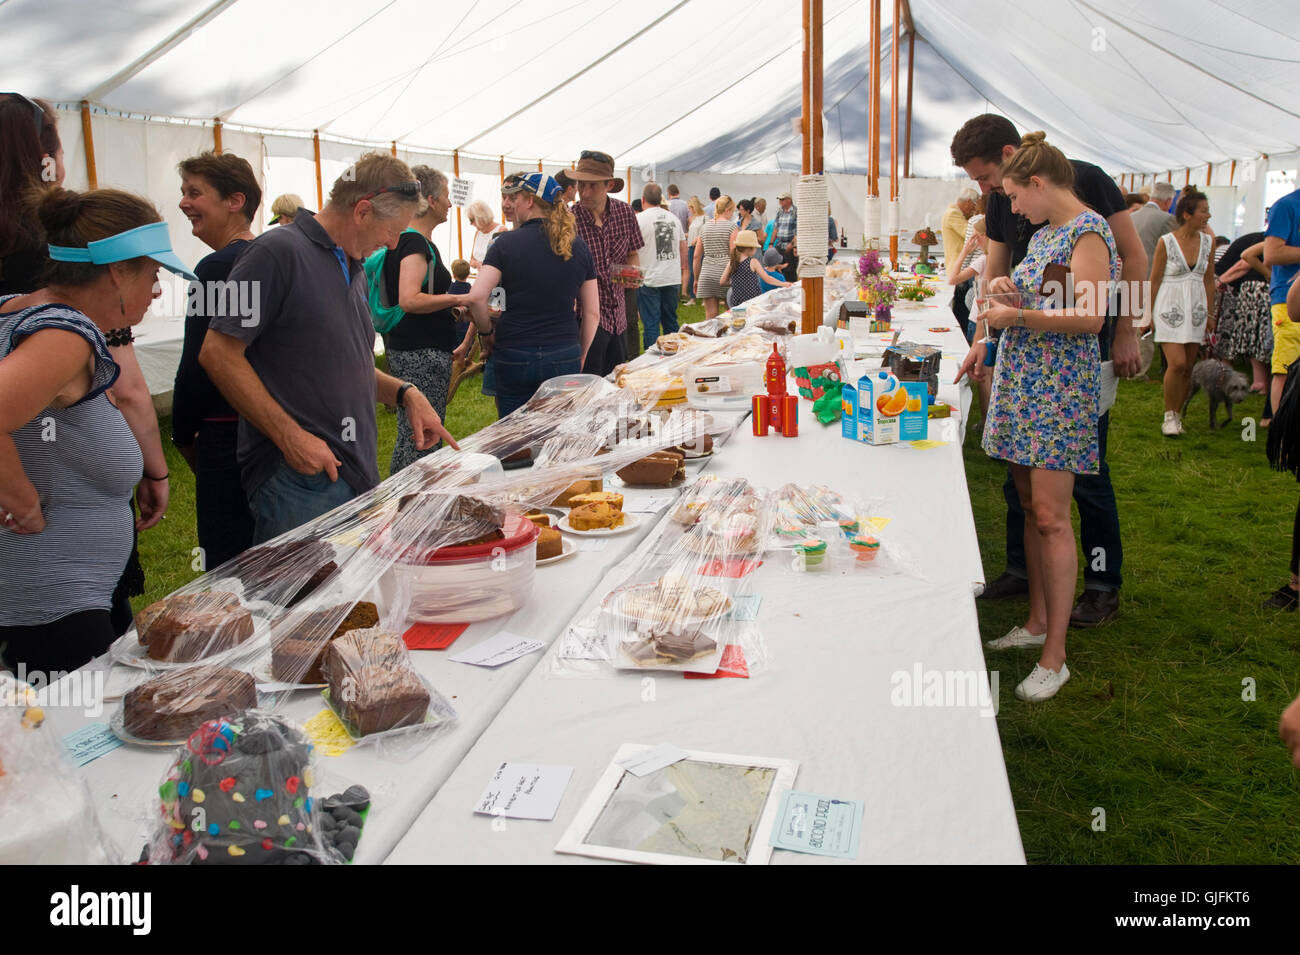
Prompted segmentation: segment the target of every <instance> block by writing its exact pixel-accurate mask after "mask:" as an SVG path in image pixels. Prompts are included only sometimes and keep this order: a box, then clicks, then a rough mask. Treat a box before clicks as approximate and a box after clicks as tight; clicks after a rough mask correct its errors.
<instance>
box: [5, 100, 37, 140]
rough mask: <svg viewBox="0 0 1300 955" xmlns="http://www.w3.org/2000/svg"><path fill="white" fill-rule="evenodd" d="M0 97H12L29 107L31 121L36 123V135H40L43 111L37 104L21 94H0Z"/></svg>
mask: <svg viewBox="0 0 1300 955" xmlns="http://www.w3.org/2000/svg"><path fill="white" fill-rule="evenodd" d="M0 96H13V97H16V98H17V99H20V100H22V101H23V102H24V103H26V104H27V105H28V106H30V107H31V108H32V119H34V120H35V121H36V132H37V134H38V135H39V134H40V132H41V129H42V128H43V127H44V125H45V110H44V109H42V108H41V105H40V104H39V103H37V102H35V101H33V100H30V99H28V98H27V97H26V96H24V95H23V94H22V93H0Z"/></svg>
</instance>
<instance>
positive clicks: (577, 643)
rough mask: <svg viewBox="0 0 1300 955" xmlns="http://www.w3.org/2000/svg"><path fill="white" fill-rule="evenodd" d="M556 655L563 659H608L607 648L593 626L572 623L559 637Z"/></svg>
mask: <svg viewBox="0 0 1300 955" xmlns="http://www.w3.org/2000/svg"><path fill="white" fill-rule="evenodd" d="M557 655H558V656H560V657H562V658H563V659H565V660H608V659H609V648H608V647H607V646H606V645H605V638H604V637H603V636H601V634H600V631H599V630H597V629H596V628H595V627H580V626H576V625H574V626H570V627H569V628H568V629H567V630H565V631H564V634H563V635H562V636H561V637H560V646H559V649H558V650H557Z"/></svg>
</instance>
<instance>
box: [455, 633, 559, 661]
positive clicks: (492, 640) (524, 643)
mask: <svg viewBox="0 0 1300 955" xmlns="http://www.w3.org/2000/svg"><path fill="white" fill-rule="evenodd" d="M544 646H546V644H544V643H543V642H542V641H541V640H533V639H530V638H529V637H521V636H519V635H518V634H515V633H511V632H510V631H509V630H502V631H501V632H500V633H498V634H497V635H496V636H495V637H489V638H488V639H487V640H484V641H483V642H482V643H479V644H476V645H475V646H473V647H470V648H469V649H468V650H461V651H460V652H459V653H456V654H453V655H452V656H451V659H452V660H454V661H455V662H456V663H472V664H473V665H474V666H479V667H499V666H501V665H502V664H503V663H509V662H510V661H511V660H518V659H519V658H520V657H522V656H524V655H525V654H528V653H532V652H534V651H535V650H540V649H542V647H544Z"/></svg>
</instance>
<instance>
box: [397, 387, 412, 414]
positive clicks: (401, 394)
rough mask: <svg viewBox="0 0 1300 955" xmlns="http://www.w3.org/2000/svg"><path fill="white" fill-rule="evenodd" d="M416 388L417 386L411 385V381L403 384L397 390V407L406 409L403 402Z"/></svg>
mask: <svg viewBox="0 0 1300 955" xmlns="http://www.w3.org/2000/svg"><path fill="white" fill-rule="evenodd" d="M414 387H415V385H413V384H411V383H410V382H409V381H404V382H402V385H401V387H400V388H398V389H397V407H399V408H404V407H406V406H405V405H404V404H402V402H403V401H405V400H406V393H407V392H408V391H410V390H411V389H412V388H414Z"/></svg>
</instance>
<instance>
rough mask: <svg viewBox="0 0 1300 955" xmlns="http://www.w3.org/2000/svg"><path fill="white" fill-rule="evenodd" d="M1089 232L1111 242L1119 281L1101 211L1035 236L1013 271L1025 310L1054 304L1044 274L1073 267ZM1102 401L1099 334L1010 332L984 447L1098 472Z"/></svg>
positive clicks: (1002, 347) (1059, 467)
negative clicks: (1053, 268) (1073, 258)
mask: <svg viewBox="0 0 1300 955" xmlns="http://www.w3.org/2000/svg"><path fill="white" fill-rule="evenodd" d="M1087 232H1096V233H1097V234H1099V235H1100V236H1101V237H1102V238H1103V239H1105V241H1106V248H1107V250H1108V251H1109V252H1110V278H1111V281H1114V280H1116V279H1117V278H1119V257H1118V256H1117V255H1116V253H1115V240H1114V238H1113V237H1112V236H1111V233H1110V226H1108V225H1107V224H1106V220H1105V219H1103V218H1102V217H1101V216H1099V215H1098V214H1097V213H1095V212H1092V211H1085V212H1081V213H1080V214H1079V215H1078V216H1077V217H1075V219H1074V220H1073V221H1071V222H1068V223H1066V224H1065V225H1061V226H1053V225H1051V224H1050V223H1049V224H1047V225H1045V226H1043V227H1042V228H1041V229H1039V230H1038V231H1037V232H1035V233H1034V237H1033V238H1032V239H1031V240H1030V243H1029V252H1028V254H1027V255H1026V256H1025V258H1024V261H1022V262H1021V263H1020V264H1019V265H1017V266H1016V268H1015V269H1014V271H1012V273H1011V279H1012V281H1013V282H1015V284H1016V288H1017V289H1019V291H1020V293H1021V301H1022V303H1023V305H1024V307H1025V308H1028V309H1042V308H1047V307H1049V306H1050V305H1051V304H1052V303H1051V300H1050V299H1048V298H1047V297H1046V296H1044V295H1042V294H1041V293H1040V291H1039V290H1040V289H1041V288H1042V285H1043V273H1044V271H1045V270H1046V269H1047V267H1048V266H1049V265H1057V264H1060V265H1065V266H1066V267H1067V268H1068V267H1069V264H1070V256H1071V254H1072V253H1073V251H1074V244H1075V243H1076V242H1077V241H1078V240H1079V237H1080V236H1081V235H1083V234H1084V233H1087ZM1081 294H1082V290H1076V296H1078V295H1081ZM1057 307H1059V305H1058V306H1057ZM1100 404H1101V349H1100V346H1099V344H1098V342H1097V336H1096V335H1095V334H1091V333H1087V332H1051V331H1041V330H1039V329H1034V328H1022V327H1017V326H1013V327H1011V328H1005V329H1003V330H1002V334H1001V337H1000V339H999V340H998V355H997V363H996V365H995V366H994V369H993V391H992V397H991V399H990V401H989V405H990V407H989V413H988V418H987V420H986V421H985V423H984V442H983V444H984V450H985V451H986V452H988V454H989V456H990V457H993V458H998V459H1000V460H1003V461H1009V462H1011V463H1012V464H1023V465H1025V466H1027V467H1034V468H1043V469H1045V470H1048V471H1072V472H1074V473H1075V474H1096V473H1097V457H1098V448H1097V414H1098V410H1099V407H1100Z"/></svg>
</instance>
